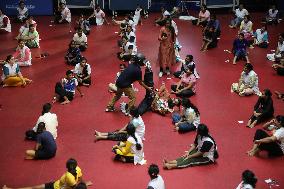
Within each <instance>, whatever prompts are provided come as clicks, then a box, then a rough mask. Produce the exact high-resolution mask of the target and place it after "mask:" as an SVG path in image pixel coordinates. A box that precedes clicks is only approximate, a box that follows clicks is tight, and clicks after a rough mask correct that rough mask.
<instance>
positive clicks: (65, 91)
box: [53, 70, 84, 105]
mask: <svg viewBox="0 0 284 189" xmlns="http://www.w3.org/2000/svg"><path fill="white" fill-rule="evenodd" d="M75 89H77V90H78V91H79V93H80V95H81V97H83V96H84V94H83V93H82V92H81V89H80V87H79V86H78V81H77V79H76V78H74V76H73V72H72V71H71V70H68V71H67V72H66V77H65V78H63V79H62V81H61V83H60V82H58V83H56V85H55V93H56V95H55V97H54V100H53V102H55V101H59V102H61V104H62V105H64V104H68V103H70V101H72V100H73V98H74V96H75Z"/></svg>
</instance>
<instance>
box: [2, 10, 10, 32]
mask: <svg viewBox="0 0 284 189" xmlns="http://www.w3.org/2000/svg"><path fill="white" fill-rule="evenodd" d="M2 31H4V32H5V33H6V32H9V33H10V32H11V23H10V19H9V17H8V16H6V15H5V14H4V12H3V11H2V10H1V9H0V33H2Z"/></svg>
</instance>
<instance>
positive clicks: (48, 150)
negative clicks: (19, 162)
mask: <svg viewBox="0 0 284 189" xmlns="http://www.w3.org/2000/svg"><path fill="white" fill-rule="evenodd" d="M37 134H38V136H37V140H36V141H37V143H36V147H35V149H34V150H27V151H26V159H50V158H53V157H54V156H55V154H56V150H57V146H56V143H55V140H54V138H53V136H52V134H51V133H50V132H48V131H46V128H45V123H44V122H40V123H39V124H38V126H37Z"/></svg>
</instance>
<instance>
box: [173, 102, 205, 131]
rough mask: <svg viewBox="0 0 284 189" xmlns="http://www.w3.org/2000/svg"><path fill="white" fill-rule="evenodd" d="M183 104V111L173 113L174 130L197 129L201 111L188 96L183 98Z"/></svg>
mask: <svg viewBox="0 0 284 189" xmlns="http://www.w3.org/2000/svg"><path fill="white" fill-rule="evenodd" d="M181 104H182V107H183V108H182V112H181V113H177V112H175V113H173V115H172V121H173V124H174V125H175V128H174V131H178V132H179V133H187V132H190V131H195V130H196V129H197V127H198V125H199V124H200V112H199V110H198V108H197V107H196V106H195V105H194V104H192V103H191V102H190V100H189V99H188V98H183V99H182V101H181Z"/></svg>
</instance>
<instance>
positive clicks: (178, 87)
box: [171, 66, 196, 98]
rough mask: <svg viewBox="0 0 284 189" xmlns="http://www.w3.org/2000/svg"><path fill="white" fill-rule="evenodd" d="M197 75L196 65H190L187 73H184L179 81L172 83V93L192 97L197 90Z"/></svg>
mask: <svg viewBox="0 0 284 189" xmlns="http://www.w3.org/2000/svg"><path fill="white" fill-rule="evenodd" d="M195 88H196V77H195V75H194V67H193V66H189V67H188V69H187V70H185V73H184V74H182V76H181V79H180V81H179V82H178V83H176V84H174V85H171V89H172V93H174V94H176V96H177V97H187V98H188V97H191V96H193V95H195V93H196V91H195Z"/></svg>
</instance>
